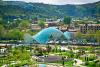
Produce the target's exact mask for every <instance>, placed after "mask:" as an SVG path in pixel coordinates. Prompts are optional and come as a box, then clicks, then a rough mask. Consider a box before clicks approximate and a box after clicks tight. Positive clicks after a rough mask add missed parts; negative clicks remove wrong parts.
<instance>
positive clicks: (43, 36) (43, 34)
mask: <svg viewBox="0 0 100 67" xmlns="http://www.w3.org/2000/svg"><path fill="white" fill-rule="evenodd" d="M62 35H63V32H61V31H60V30H58V29H56V28H55V27H49V28H46V29H43V30H42V31H40V32H39V33H37V34H36V35H35V36H33V38H34V39H35V40H36V41H37V42H38V43H40V44H46V43H47V42H48V41H49V39H50V37H51V36H52V38H56V39H58V38H60V37H61V36H62Z"/></svg>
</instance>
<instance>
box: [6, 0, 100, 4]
mask: <svg viewBox="0 0 100 67" xmlns="http://www.w3.org/2000/svg"><path fill="white" fill-rule="evenodd" d="M6 1H12V0H6ZM13 1H25V2H39V3H45V4H56V5H62V4H85V3H93V2H97V1H100V0H13Z"/></svg>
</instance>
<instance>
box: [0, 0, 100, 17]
mask: <svg viewBox="0 0 100 67" xmlns="http://www.w3.org/2000/svg"><path fill="white" fill-rule="evenodd" d="M0 15H1V16H2V17H3V18H4V19H8V17H9V16H11V17H10V18H11V19H13V18H16V17H21V18H30V17H32V16H39V17H64V16H66V15H67V16H72V17H100V1H99V2H96V3H89V4H82V5H71V4H67V5H49V4H43V3H26V2H21V1H1V2H0Z"/></svg>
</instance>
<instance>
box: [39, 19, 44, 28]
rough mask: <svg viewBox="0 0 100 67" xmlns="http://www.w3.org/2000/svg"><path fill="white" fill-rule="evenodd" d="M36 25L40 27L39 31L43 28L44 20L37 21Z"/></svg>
mask: <svg viewBox="0 0 100 67" xmlns="http://www.w3.org/2000/svg"><path fill="white" fill-rule="evenodd" d="M38 25H39V26H40V27H41V29H42V28H44V26H45V22H44V20H39V21H38Z"/></svg>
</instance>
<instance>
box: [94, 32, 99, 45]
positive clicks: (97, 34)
mask: <svg viewBox="0 0 100 67" xmlns="http://www.w3.org/2000/svg"><path fill="white" fill-rule="evenodd" d="M95 38H96V40H97V42H98V43H99V44H100V31H97V32H96V34H95Z"/></svg>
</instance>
